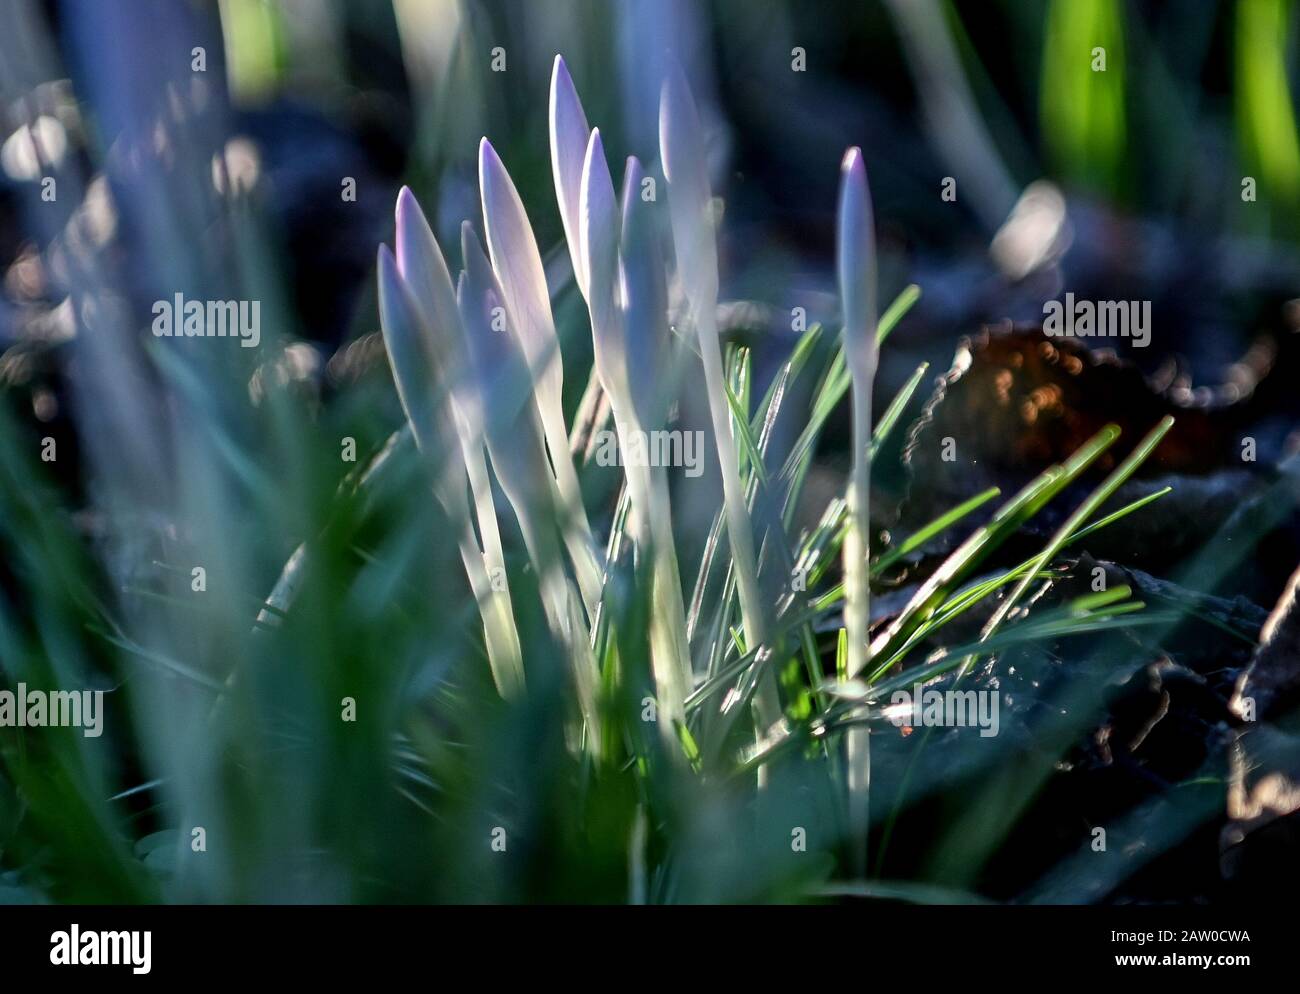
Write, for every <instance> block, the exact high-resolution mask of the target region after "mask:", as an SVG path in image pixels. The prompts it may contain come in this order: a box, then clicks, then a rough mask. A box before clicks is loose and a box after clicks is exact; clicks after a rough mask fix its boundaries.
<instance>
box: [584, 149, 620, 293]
mask: <svg viewBox="0 0 1300 994" xmlns="http://www.w3.org/2000/svg"><path fill="white" fill-rule="evenodd" d="M580 202H581V210H580V214H581V218H582V229H581V232H582V254H583V257H584V258H585V259H586V263H587V273H586V282H587V284H588V290H589V296H590V302H591V307H592V310H593V312H595V313H596V314H597V315H598V316H603V315H604V314H605V311H606V310H607V309H612V308H613V306H614V300H615V297H614V294H615V289H616V286H617V283H616V281H617V279H618V240H619V227H620V223H621V219H620V217H619V209H618V201H617V199H616V198H615V196H614V180H613V177H611V176H610V173H609V163H608V162H606V161H605V146H604V144H603V143H602V142H601V139H600V129H599V128H597V129H596V130H595V131H593V132H592V133H591V139H590V140H589V141H588V143H587V151H586V154H585V156H584V158H583V164H582V193H581V197H580Z"/></svg>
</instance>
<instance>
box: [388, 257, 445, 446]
mask: <svg viewBox="0 0 1300 994" xmlns="http://www.w3.org/2000/svg"><path fill="white" fill-rule="evenodd" d="M378 280H379V324H380V328H381V329H382V331H383V336H384V347H385V349H386V350H387V351H388V363H389V366H391V367H392V371H393V382H394V383H395V384H396V385H397V396H398V399H399V400H401V402H402V410H404V411H405V412H406V416H407V418H408V419H409V420H410V422H411V429H412V431H413V432H414V433H415V440H416V442H417V443H418V444H419V446H420V447H421V448H422V449H425V448H427V447H428V446H429V445H432V444H433V443H434V432H435V428H434V425H435V421H434V418H435V414H434V399H435V393H436V385H435V383H434V378H433V376H432V375H431V372H432V370H431V367H430V363H429V355H428V352H427V347H426V342H425V340H424V337H423V335H424V332H423V329H422V328H421V323H420V322H421V319H420V314H419V308H418V305H417V304H416V302H415V298H414V296H413V295H412V293H411V291H410V288H408V287H407V285H406V284H405V282H404V281H403V280H402V277H401V274H400V273H398V271H397V260H396V259H394V257H393V253H392V252H391V251H390V250H389V248H388V246H387V245H380V246H379V261H378Z"/></svg>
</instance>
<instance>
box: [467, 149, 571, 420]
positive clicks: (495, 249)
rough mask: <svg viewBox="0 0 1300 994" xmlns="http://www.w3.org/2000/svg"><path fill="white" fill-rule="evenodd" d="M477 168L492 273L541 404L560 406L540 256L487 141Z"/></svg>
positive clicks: (556, 360) (509, 182) (551, 324)
mask: <svg viewBox="0 0 1300 994" xmlns="http://www.w3.org/2000/svg"><path fill="white" fill-rule="evenodd" d="M478 162H479V189H480V191H481V193H482V197H483V225H484V229H485V231H486V233H487V247H488V252H489V254H490V256H491V259H492V268H493V269H494V270H495V271H496V275H497V278H498V279H499V280H500V283H501V289H502V291H503V292H504V294H505V303H506V306H507V307H508V309H509V311H510V316H511V318H512V320H513V321H514V325H515V332H516V333H517V334H518V335H519V340H520V342H521V344H522V345H523V348H524V353H525V355H526V356H527V357H528V363H529V367H530V368H531V369H532V370H533V371H534V376H535V377H536V378H537V382H538V386H539V387H540V388H541V389H542V390H543V391H545V392H546V393H547V395H548V396H547V399H546V400H545V401H544V402H545V403H550V402H551V399H550V397H551V395H554V398H555V402H556V403H558V401H559V396H560V392H561V390H562V389H563V376H564V374H563V371H562V370H561V367H560V362H559V345H558V339H557V338H556V334H555V323H554V320H553V318H552V317H551V295H550V290H549V289H548V288H547V286H546V272H545V270H544V269H543V268H542V255H541V252H539V251H538V249H537V240H536V239H535V238H534V237H533V229H532V226H531V225H530V224H529V223H528V215H527V214H526V213H525V212H524V204H523V201H522V200H520V199H519V193H518V191H517V190H516V189H515V184H514V182H513V181H512V180H511V179H510V174H509V173H508V172H506V167H505V165H504V164H503V163H502V162H501V158H500V156H498V155H497V153H496V150H495V149H494V148H493V147H492V144H491V142H489V141H488V140H487V139H486V138H484V139H483V140H482V141H481V142H480V143H479V160H478ZM475 240H476V241H477V239H475Z"/></svg>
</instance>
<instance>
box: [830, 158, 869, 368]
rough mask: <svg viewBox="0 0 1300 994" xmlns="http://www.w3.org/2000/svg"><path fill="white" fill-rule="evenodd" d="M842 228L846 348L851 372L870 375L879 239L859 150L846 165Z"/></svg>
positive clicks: (842, 183) (842, 177) (842, 169)
mask: <svg viewBox="0 0 1300 994" xmlns="http://www.w3.org/2000/svg"><path fill="white" fill-rule="evenodd" d="M837 225H838V232H837V243H838V244H837V262H838V268H839V284H840V300H841V304H842V306H843V309H844V348H845V352H846V355H847V356H848V359H849V362H850V366H851V368H857V369H859V370H860V371H861V372H862V373H867V374H868V375H869V372H870V370H872V369H873V368H874V365H875V353H876V258H875V256H876V236H875V222H874V219H873V217H872V210H871V193H870V191H869V190H868V189H867V170H866V166H865V165H864V164H863V161H862V151H861V149H859V148H857V147H856V146H855V147H853V148H850V149H849V150H848V151H847V152H846V153H845V154H844V161H843V163H842V165H841V167H840V202H839V212H838V219H837Z"/></svg>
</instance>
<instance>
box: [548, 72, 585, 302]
mask: <svg viewBox="0 0 1300 994" xmlns="http://www.w3.org/2000/svg"><path fill="white" fill-rule="evenodd" d="M550 126H551V175H552V176H553V177H554V179H555V199H556V200H557V201H558V202H559V204H560V220H561V221H562V222H563V223H564V239H565V241H566V242H567V243H568V246H569V258H570V259H571V260H572V262H573V275H574V279H575V280H576V281H577V283H578V289H579V290H581V291H582V295H583V296H584V297H585V296H586V295H587V281H586V269H587V267H586V263H585V262H584V261H583V258H582V245H581V243H582V222H581V217H580V213H579V212H580V210H581V207H580V199H581V189H582V164H583V161H584V160H585V157H586V152H587V136H588V135H589V134H590V133H591V129H590V128H589V127H588V126H587V115H586V114H585V113H584V112H583V110H582V101H580V100H579V99H578V91H577V89H576V88H575V87H574V85H573V78H572V77H571V76H570V75H569V67H568V66H566V65H565V64H564V56H562V55H557V56H556V57H555V67H554V69H552V71H551V104H550Z"/></svg>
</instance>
